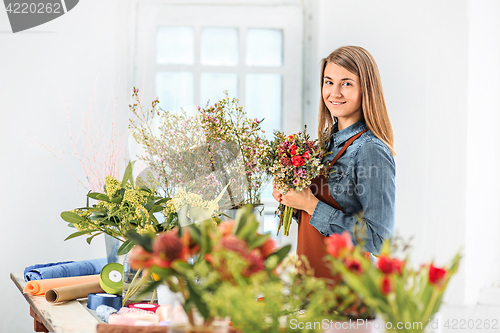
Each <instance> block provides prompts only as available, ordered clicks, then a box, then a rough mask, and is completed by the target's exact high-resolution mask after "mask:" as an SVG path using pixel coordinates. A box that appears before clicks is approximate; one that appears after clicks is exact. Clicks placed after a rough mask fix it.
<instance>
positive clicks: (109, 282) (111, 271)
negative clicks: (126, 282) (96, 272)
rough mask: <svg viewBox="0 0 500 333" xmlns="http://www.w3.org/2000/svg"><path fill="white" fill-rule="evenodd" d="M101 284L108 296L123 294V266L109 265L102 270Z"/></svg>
mask: <svg viewBox="0 0 500 333" xmlns="http://www.w3.org/2000/svg"><path fill="white" fill-rule="evenodd" d="M99 284H100V285H101V288H102V290H104V291H105V292H107V293H108V294H116V295H118V294H121V293H122V289H123V265H121V264H118V263H116V262H113V263H110V264H107V265H106V266H104V267H103V268H102V270H101V275H100V277H99Z"/></svg>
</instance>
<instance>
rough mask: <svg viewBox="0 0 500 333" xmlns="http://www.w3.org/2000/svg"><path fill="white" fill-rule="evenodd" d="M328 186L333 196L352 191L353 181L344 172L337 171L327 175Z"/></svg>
mask: <svg viewBox="0 0 500 333" xmlns="http://www.w3.org/2000/svg"><path fill="white" fill-rule="evenodd" d="M328 187H329V189H330V192H331V194H332V196H333V197H338V196H341V195H343V194H349V193H353V191H354V183H353V182H352V181H351V179H350V177H348V176H347V175H346V174H345V173H343V172H340V171H337V172H332V173H331V174H330V175H329V176H328Z"/></svg>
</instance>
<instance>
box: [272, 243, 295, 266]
mask: <svg viewBox="0 0 500 333" xmlns="http://www.w3.org/2000/svg"><path fill="white" fill-rule="evenodd" d="M291 248H292V246H291V245H285V246H283V247H282V248H281V249H279V250H278V251H276V252H274V253H273V254H272V256H277V257H278V262H281V261H282V260H283V259H285V257H286V256H287V255H288V252H290V249H291Z"/></svg>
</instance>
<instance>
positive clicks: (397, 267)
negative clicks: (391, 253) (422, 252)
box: [392, 259, 405, 275]
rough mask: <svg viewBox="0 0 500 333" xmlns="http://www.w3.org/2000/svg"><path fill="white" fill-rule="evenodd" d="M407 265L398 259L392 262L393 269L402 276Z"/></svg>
mask: <svg viewBox="0 0 500 333" xmlns="http://www.w3.org/2000/svg"><path fill="white" fill-rule="evenodd" d="M404 265H405V262H404V261H403V260H398V259H393V260H392V267H393V271H394V272H396V273H398V274H399V275H401V274H402V273H403V267H404Z"/></svg>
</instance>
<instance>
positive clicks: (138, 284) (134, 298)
mask: <svg viewBox="0 0 500 333" xmlns="http://www.w3.org/2000/svg"><path fill="white" fill-rule="evenodd" d="M152 280H153V278H152V277H151V276H146V275H145V273H144V271H143V270H142V269H140V270H135V269H133V268H132V267H130V257H129V255H128V253H127V254H125V256H124V260H123V289H122V298H123V306H127V305H129V304H131V303H157V301H158V298H157V295H156V289H155V290H154V291H149V292H147V293H144V289H145V288H146V287H147V285H148V284H149V283H150V282H152Z"/></svg>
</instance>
